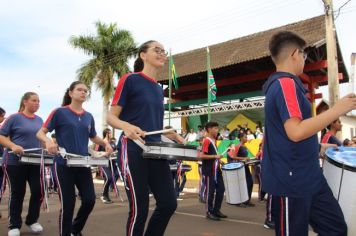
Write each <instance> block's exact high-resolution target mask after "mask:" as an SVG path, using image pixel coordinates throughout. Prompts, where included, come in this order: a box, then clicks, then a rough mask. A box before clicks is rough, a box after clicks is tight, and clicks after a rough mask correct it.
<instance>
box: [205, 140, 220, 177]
mask: <svg viewBox="0 0 356 236" xmlns="http://www.w3.org/2000/svg"><path fill="white" fill-rule="evenodd" d="M206 138H207V139H208V140H209V141H210V143H211V144H212V145H213V147H214V149H215V153H216V154H219V152H218V149H217V148H216V145H215V142H214V141H213V140H211V138H209V137H206ZM219 166H220V160H219V159H215V160H214V166H213V173H214V181H215V183H217V182H218V168H219Z"/></svg>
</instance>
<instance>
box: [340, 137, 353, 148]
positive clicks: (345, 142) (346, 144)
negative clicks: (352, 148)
mask: <svg viewBox="0 0 356 236" xmlns="http://www.w3.org/2000/svg"><path fill="white" fill-rule="evenodd" d="M350 141H351V140H350V139H348V138H346V139H345V140H344V141H343V142H342V146H349V145H350Z"/></svg>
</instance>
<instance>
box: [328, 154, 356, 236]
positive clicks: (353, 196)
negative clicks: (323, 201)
mask: <svg viewBox="0 0 356 236" xmlns="http://www.w3.org/2000/svg"><path fill="white" fill-rule="evenodd" d="M325 159H326V161H325V162H324V165H323V172H324V176H325V178H326V180H327V182H328V184H329V186H330V188H331V190H332V192H333V194H334V196H335V198H336V199H337V200H338V202H339V204H340V207H341V209H342V211H343V213H344V217H345V221H346V223H347V226H348V235H356V224H355V222H356V181H355V179H356V148H354V147H339V148H338V149H336V148H329V149H327V150H326V157H325Z"/></svg>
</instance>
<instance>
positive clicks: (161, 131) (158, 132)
mask: <svg viewBox="0 0 356 236" xmlns="http://www.w3.org/2000/svg"><path fill="white" fill-rule="evenodd" d="M175 130H176V129H162V130H156V131H151V132H146V133H145V136H148V135H153V134H164V133H168V132H172V131H175Z"/></svg>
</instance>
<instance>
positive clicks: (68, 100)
mask: <svg viewBox="0 0 356 236" xmlns="http://www.w3.org/2000/svg"><path fill="white" fill-rule="evenodd" d="M71 102H72V98H71V97H70V96H69V88H67V89H66V92H65V93H64V96H63V100H62V107H64V106H67V105H69V104H71Z"/></svg>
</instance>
